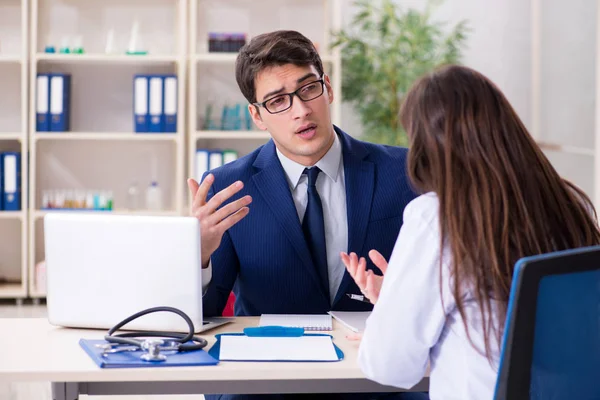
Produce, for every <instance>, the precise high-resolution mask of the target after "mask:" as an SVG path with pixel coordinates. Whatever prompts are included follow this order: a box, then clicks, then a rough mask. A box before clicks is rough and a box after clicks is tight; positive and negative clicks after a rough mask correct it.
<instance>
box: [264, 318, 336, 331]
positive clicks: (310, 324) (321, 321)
mask: <svg viewBox="0 0 600 400" xmlns="http://www.w3.org/2000/svg"><path fill="white" fill-rule="evenodd" d="M259 326H286V327H291V328H304V329H305V330H307V331H331V330H333V326H332V319H331V315H328V314H325V315H321V314H315V315H313V314H262V315H261V316H260V322H259Z"/></svg>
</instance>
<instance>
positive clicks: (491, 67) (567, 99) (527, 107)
mask: <svg viewBox="0 0 600 400" xmlns="http://www.w3.org/2000/svg"><path fill="white" fill-rule="evenodd" d="M343 2H344V4H345V6H347V7H345V10H344V24H345V26H348V24H349V23H350V22H351V19H352V16H353V15H354V13H355V11H356V10H355V8H354V7H353V1H352V0H343ZM396 2H397V3H398V4H400V5H401V6H402V7H422V5H423V4H424V3H425V2H424V1H423V0H396ZM541 3H542V13H541V34H542V37H541V53H540V54H541V71H540V73H541V87H542V88H541V92H540V93H541V95H542V100H541V103H540V136H541V139H543V140H545V141H551V142H554V143H560V144H571V145H574V146H579V147H585V148H593V146H594V106H595V74H594V71H595V56H596V55H595V45H596V36H595V35H596V33H595V32H596V16H597V12H596V7H597V4H596V1H593V0H572V1H569V2H565V1H563V0H541ZM435 17H436V19H440V20H444V21H447V22H448V23H450V24H453V23H456V22H458V21H459V20H462V19H466V20H468V21H469V26H470V28H471V32H470V33H469V39H468V42H467V49H466V51H465V53H464V60H463V61H464V63H465V64H466V65H468V66H470V67H473V68H475V69H477V70H479V71H480V72H482V73H484V74H485V75H487V76H488V77H489V78H490V79H492V80H493V81H494V82H495V83H496V84H497V85H498V86H499V87H500V88H501V90H502V91H503V92H504V93H505V95H506V96H507V97H508V99H509V101H510V102H511V103H512V104H513V106H514V108H515V109H516V111H517V113H518V114H519V116H520V117H521V118H522V120H523V121H524V123H525V124H526V126H527V127H528V128H529V129H531V128H532V123H533V117H534V116H533V109H532V96H533V92H532V90H533V87H532V72H531V70H532V26H531V20H532V12H531V0H485V1H481V0H446V1H445V2H444V4H442V5H441V7H440V8H439V9H438V11H437V12H436V14H435ZM342 117H343V119H342V121H343V123H344V127H345V129H347V130H348V131H350V132H351V133H352V134H354V135H360V134H361V133H362V129H361V127H360V126H359V124H358V121H359V119H358V118H357V117H356V116H355V115H354V113H353V112H352V107H351V106H349V105H347V104H345V105H344V108H343V115H342ZM547 155H548V157H549V158H550V160H551V161H552V162H553V164H554V165H555V167H556V168H557V170H558V171H559V173H561V174H562V175H563V176H564V177H566V178H567V179H571V180H573V181H574V182H575V183H576V184H578V185H580V186H581V187H582V188H583V189H584V190H586V191H587V192H588V193H589V194H590V195H593V157H589V156H580V155H577V156H575V155H568V154H567V155H565V154H559V153H556V152H547Z"/></svg>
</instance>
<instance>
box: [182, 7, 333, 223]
mask: <svg viewBox="0 0 600 400" xmlns="http://www.w3.org/2000/svg"><path fill="white" fill-rule="evenodd" d="M341 24H342V10H341V0H264V1H260V2H246V1H242V0H234V1H228V2H223V1H220V0H190V22H189V50H188V52H189V63H190V65H189V85H188V114H187V117H188V129H189V132H188V175H189V176H190V177H193V178H195V179H199V178H200V177H196V176H195V163H194V161H195V154H196V151H197V149H200V148H208V149H233V150H235V151H237V152H238V154H239V156H243V155H244V154H247V153H249V152H251V151H252V150H254V149H255V148H257V147H258V146H260V145H262V144H264V143H266V142H267V141H268V140H269V139H270V135H269V133H268V132H263V131H260V130H250V131H247V130H239V131H222V130H205V129H204V127H203V120H204V119H205V110H206V107H207V105H208V104H211V105H212V107H213V113H214V112H216V114H220V112H221V108H220V107H222V106H224V105H234V104H240V105H241V109H242V112H244V109H245V108H246V107H247V101H246V100H245V99H244V97H243V96H242V94H241V93H240V91H239V89H238V86H237V83H236V81H235V69H234V65H235V60H236V57H237V53H218V52H209V51H208V33H209V32H219V33H227V32H230V33H233V32H235V33H245V34H246V41H249V40H250V39H251V38H252V37H253V36H256V35H258V34H261V33H264V32H269V31H274V30H277V29H293V30H297V31H299V32H302V33H303V34H304V35H306V36H307V37H308V38H310V39H311V40H313V42H315V43H316V44H317V46H318V49H319V51H320V53H321V57H322V59H323V63H324V68H325V72H326V73H327V74H328V75H330V76H331V79H332V84H333V89H334V92H335V95H336V96H335V99H334V102H333V104H332V106H331V107H332V120H333V123H334V124H339V123H340V119H341V54H340V50H339V48H338V49H335V50H334V51H329V49H328V48H327V45H326V44H328V43H330V41H331V40H330V32H331V31H332V30H339V29H341ZM213 115H215V114H213ZM252 127H253V129H256V127H255V126H254V124H252ZM190 200H191V195H190V194H189V193H188V203H189V202H190ZM188 211H189V210H188Z"/></svg>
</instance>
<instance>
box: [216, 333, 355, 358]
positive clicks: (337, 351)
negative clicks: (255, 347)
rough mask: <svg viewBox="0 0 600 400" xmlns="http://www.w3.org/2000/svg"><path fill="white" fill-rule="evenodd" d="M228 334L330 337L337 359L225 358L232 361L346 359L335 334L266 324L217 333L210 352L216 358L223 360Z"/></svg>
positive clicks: (265, 336) (262, 336) (238, 335)
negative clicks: (224, 342)
mask: <svg viewBox="0 0 600 400" xmlns="http://www.w3.org/2000/svg"><path fill="white" fill-rule="evenodd" d="M226 336H237V337H259V338H268V337H270V338H294V337H329V338H331V344H332V345H333V349H334V350H335V355H336V358H335V359H331V360H307V359H293V358H285V359H277V358H274V359H243V360H225V361H231V362H337V361H342V360H343V359H344V352H343V351H342V350H341V349H340V348H339V347H338V346H337V345H336V344H335V343H334V342H333V336H332V335H329V334H326V333H308V334H307V333H304V329H303V328H290V327H281V326H264V327H251V328H245V329H244V332H235V333H234V332H232V333H221V334H217V335H215V338H216V339H217V341H216V342H215V344H214V345H213V346H212V347H211V348H210V350H209V351H208V354H209V355H210V356H212V357H213V358H214V359H216V360H219V361H221V343H222V340H221V339H222V338H223V337H226Z"/></svg>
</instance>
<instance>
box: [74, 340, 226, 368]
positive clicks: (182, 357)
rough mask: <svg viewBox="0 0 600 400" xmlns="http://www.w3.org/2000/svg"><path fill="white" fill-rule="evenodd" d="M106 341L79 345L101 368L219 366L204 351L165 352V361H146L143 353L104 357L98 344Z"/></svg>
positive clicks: (87, 341) (80, 342)
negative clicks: (143, 358) (142, 357)
mask: <svg viewBox="0 0 600 400" xmlns="http://www.w3.org/2000/svg"><path fill="white" fill-rule="evenodd" d="M107 343H108V342H107V341H105V340H102V339H101V340H98V339H80V340H79V345H80V346H81V347H82V348H83V350H84V351H85V352H86V353H87V354H88V355H89V356H90V358H91V359H92V360H93V361H94V362H95V363H96V365H98V366H99V367H100V368H159V367H195V366H202V365H217V364H218V363H219V361H218V360H216V359H215V358H213V357H212V356H211V355H209V354H208V353H207V352H206V351H204V350H194V351H186V352H181V353H179V352H177V353H176V352H165V353H164V354H165V355H166V356H167V359H166V360H165V361H158V362H151V361H144V360H142V359H141V358H140V357H141V356H142V354H144V352H143V351H127V352H122V353H114V354H108V355H107V356H106V357H104V356H102V353H103V350H102V349H101V348H99V347H96V344H107Z"/></svg>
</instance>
